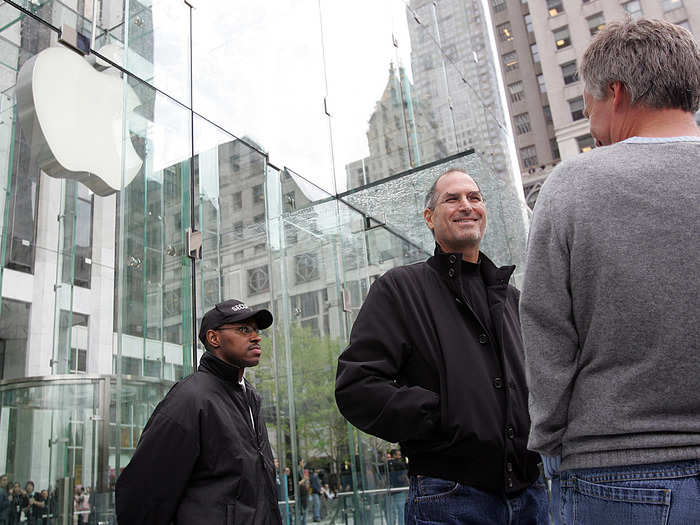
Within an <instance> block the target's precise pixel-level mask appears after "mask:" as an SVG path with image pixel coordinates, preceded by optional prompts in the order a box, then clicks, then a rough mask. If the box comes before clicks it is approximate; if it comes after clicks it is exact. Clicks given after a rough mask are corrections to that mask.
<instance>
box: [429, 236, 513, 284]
mask: <svg viewBox="0 0 700 525" xmlns="http://www.w3.org/2000/svg"><path fill="white" fill-rule="evenodd" d="M479 263H480V264H479V267H480V269H481V276H482V277H483V279H484V282H485V283H486V286H497V285H507V284H508V281H509V280H510V276H511V275H512V274H513V271H514V270H515V266H501V267H500V268H499V267H498V266H496V265H495V264H494V263H493V262H492V261H491V259H489V258H488V257H487V256H486V254H485V253H483V252H481V251H480V252H479ZM428 264H429V265H430V266H431V267H432V268H434V269H435V270H437V271H438V273H439V274H440V275H441V276H443V277H447V278H450V279H459V276H460V273H461V265H462V254H461V253H446V252H443V251H442V249H441V248H440V246H439V245H438V244H437V243H435V253H434V254H433V256H432V257H430V258H429V259H428Z"/></svg>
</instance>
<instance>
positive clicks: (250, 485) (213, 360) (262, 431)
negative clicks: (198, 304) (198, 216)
mask: <svg viewBox="0 0 700 525" xmlns="http://www.w3.org/2000/svg"><path fill="white" fill-rule="evenodd" d="M271 324H272V314H271V313H270V312H269V311H267V310H251V309H250V308H248V306H246V305H245V304H244V303H242V302H240V301H236V300H229V301H224V302H223V303H220V304H217V305H216V307H214V308H213V309H211V310H209V311H208V312H207V313H206V314H204V317H203V319H202V324H201V326H200V330H199V339H200V341H202V344H204V347H205V348H206V350H207V351H206V352H205V353H204V355H203V356H202V359H201V361H200V364H199V368H198V369H197V372H196V373H194V374H192V375H191V376H189V377H187V378H185V379H183V380H182V381H180V382H178V383H177V384H176V385H175V386H173V388H172V389H171V390H170V392H168V395H167V396H165V399H163V401H161V402H160V403H159V404H158V406H157V407H156V409H155V410H154V412H153V414H152V415H151V418H150V419H149V420H148V423H147V424H146V427H145V428H144V430H143V434H142V435H141V439H140V440H139V444H138V447H137V449H136V452H135V453H134V456H133V458H132V459H131V462H130V463H129V464H128V465H127V466H126V468H125V469H124V471H123V472H122V474H121V475H120V476H119V480H118V481H117V488H116V510H117V520H118V522H119V523H120V524H122V523H124V524H128V525H141V524H144V525H145V524H148V525H161V524H162V525H168V524H170V523H174V524H198V523H212V524H218V523H221V524H224V523H225V524H238V523H240V524H246V525H248V524H254V525H273V524H274V525H277V524H280V523H281V522H282V519H281V516H280V513H279V508H278V506H277V487H276V484H275V466H274V463H273V461H274V460H273V456H272V449H271V447H270V442H269V440H268V437H267V429H266V428H265V422H264V421H263V417H262V412H261V410H260V406H261V402H260V396H259V395H258V393H257V392H256V391H255V389H253V387H252V386H251V385H250V383H248V382H247V381H246V380H245V379H244V378H243V372H244V369H245V368H246V367H249V366H256V365H257V364H258V362H259V361H260V355H261V349H260V333H259V330H262V329H264V328H267V327H269V326H270V325H271Z"/></svg>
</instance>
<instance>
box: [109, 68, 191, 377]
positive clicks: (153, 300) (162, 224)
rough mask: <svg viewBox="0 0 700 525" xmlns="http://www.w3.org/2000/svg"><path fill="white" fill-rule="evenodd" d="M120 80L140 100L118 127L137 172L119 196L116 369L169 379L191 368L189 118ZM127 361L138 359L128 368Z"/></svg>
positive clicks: (151, 93)
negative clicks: (139, 164) (136, 160)
mask: <svg viewBox="0 0 700 525" xmlns="http://www.w3.org/2000/svg"><path fill="white" fill-rule="evenodd" d="M128 82H129V86H130V87H131V88H132V89H133V92H134V94H135V95H136V96H137V97H138V98H139V100H140V102H141V104H140V105H139V107H138V110H137V111H136V112H134V113H133V114H131V115H129V116H128V119H127V122H126V128H127V129H128V130H129V131H128V133H129V135H130V142H131V144H132V145H133V146H134V148H135V149H136V151H137V152H138V153H139V155H141V156H143V169H141V170H140V171H139V172H138V173H137V174H136V176H135V177H134V179H133V180H132V181H131V182H130V183H129V184H128V185H127V186H126V187H125V188H124V190H123V191H122V192H121V194H120V195H119V201H120V202H119V211H118V218H119V221H120V222H119V227H120V232H122V233H121V238H120V239H119V241H120V252H119V253H120V256H119V259H118V260H119V265H120V268H122V269H123V273H122V275H121V276H120V277H121V283H120V288H119V291H120V293H119V297H118V299H117V304H118V305H119V308H120V314H121V319H120V320H121V324H120V326H119V327H118V328H119V331H120V332H121V334H122V339H121V356H122V358H123V359H124V360H125V361H124V362H123V363H122V365H123V366H124V367H125V369H126V370H125V371H124V372H126V371H128V372H130V373H134V372H139V374H138V375H141V374H143V375H149V376H153V377H163V374H165V377H168V378H173V376H172V373H173V372H172V371H173V370H174V368H173V367H182V366H184V367H185V369H186V370H187V369H189V370H191V368H190V367H191V330H192V328H191V318H190V314H191V307H190V302H189V301H190V294H189V288H190V275H191V274H190V272H191V262H190V259H189V258H188V257H187V254H186V253H185V251H186V248H185V235H184V231H185V229H186V228H188V227H189V224H190V208H189V205H188V203H189V192H190V178H189V177H190V175H189V173H190V151H191V143H190V138H189V137H190V117H189V112H188V111H186V110H185V109H183V108H182V107H181V106H179V105H178V104H176V103H174V102H172V100H170V99H169V98H168V97H166V96H164V95H161V94H160V93H158V92H156V91H155V90H153V89H152V88H150V87H148V86H146V85H145V84H143V83H141V82H139V81H136V80H134V79H131V78H130V79H129V81H128ZM174 325H179V326H181V327H182V330H173V329H172V327H173V326H174ZM166 332H167V336H166ZM129 359H140V360H143V361H144V362H143V363H142V366H138V367H135V365H134V364H133V363H132V362H131V361H128V360H129ZM155 362H158V363H159V364H156V363H155ZM125 363H126V364H125ZM161 364H162V367H161ZM116 371H117V372H118V371H119V369H118V368H117V370H116Z"/></svg>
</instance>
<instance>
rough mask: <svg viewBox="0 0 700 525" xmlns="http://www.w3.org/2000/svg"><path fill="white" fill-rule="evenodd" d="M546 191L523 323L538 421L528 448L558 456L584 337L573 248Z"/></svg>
mask: <svg viewBox="0 0 700 525" xmlns="http://www.w3.org/2000/svg"><path fill="white" fill-rule="evenodd" d="M546 189H547V187H546V186H545V188H544V189H543V192H542V193H541V194H540V197H539V198H538V201H537V204H536V206H535V213H534V217H533V221H532V225H531V227H530V238H529V241H528V253H527V267H526V269H525V278H524V281H523V289H522V296H521V299H520V320H521V323H522V332H523V341H524V344H525V367H526V377H527V383H528V388H529V392H530V394H529V409H530V419H531V422H532V426H531V429H530V438H529V443H528V448H530V449H532V450H536V451H538V452H540V453H542V454H546V455H550V456H556V455H560V454H561V442H562V436H563V434H564V432H565V431H566V425H567V417H568V409H569V400H570V398H571V390H572V387H573V383H574V380H575V377H576V367H577V363H576V361H577V355H578V347H579V343H578V342H579V338H578V334H577V331H576V327H575V325H574V318H573V313H572V312H573V308H572V300H571V288H570V283H569V265H570V257H569V249H568V244H567V243H566V242H563V241H562V237H564V236H565V233H564V231H563V230H564V227H563V225H564V223H563V222H562V221H563V219H562V218H559V217H555V216H554V215H553V213H552V200H551V193H550V192H546V191H545V190H546Z"/></svg>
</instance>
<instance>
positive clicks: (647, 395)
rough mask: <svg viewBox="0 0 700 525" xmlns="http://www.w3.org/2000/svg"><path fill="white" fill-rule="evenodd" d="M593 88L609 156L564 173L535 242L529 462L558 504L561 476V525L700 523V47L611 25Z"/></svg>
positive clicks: (655, 29)
mask: <svg viewBox="0 0 700 525" xmlns="http://www.w3.org/2000/svg"><path fill="white" fill-rule="evenodd" d="M581 76H582V78H583V81H584V99H585V104H586V107H585V115H586V116H587V117H588V118H589V120H590V128H591V134H592V135H593V137H594V138H595V141H596V144H597V145H598V146H600V147H598V148H596V149H594V150H592V151H590V152H588V153H585V154H582V155H579V156H577V157H576V158H574V159H571V160H569V161H566V162H563V163H562V164H560V165H559V166H558V167H557V168H556V169H555V170H554V171H553V172H552V174H551V175H550V176H549V179H548V180H547V182H546V183H545V185H544V187H543V189H542V192H541V193H540V196H539V198H538V200H537V205H536V206H535V213H534V219H533V223H532V228H531V230H530V240H529V252H528V259H527V268H526V272H525V282H524V285H523V297H522V300H521V303H520V312H521V317H522V323H523V337H524V340H525V350H526V369H527V375H528V384H529V387H530V416H531V418H532V430H531V433H530V439H529V447H530V448H531V449H533V450H536V451H538V452H540V453H541V454H542V455H543V458H544V459H545V466H546V469H547V470H548V472H549V473H550V474H551V475H553V476H554V483H553V486H554V488H556V487H557V485H558V483H557V479H556V470H557V466H558V465H557V463H558V462H559V461H560V462H561V463H560V465H559V466H558V467H559V472H560V487H561V505H560V509H559V510H558V511H556V517H557V518H558V519H561V520H562V522H563V523H566V524H572V523H586V524H588V523H591V524H608V523H609V524H623V523H630V524H632V523H633V524H635V525H645V524H651V523H664V524H690V523H699V522H700V485H699V484H698V479H699V476H700V351H699V348H698V341H700V322H698V307H699V306H700V304H699V303H698V298H699V297H700V280H699V279H698V276H700V236H698V224H700V213H699V210H700V206H699V205H698V204H699V203H700V177H699V176H698V175H699V174H700V171H699V170H700V130H699V129H698V127H697V125H696V123H695V121H694V113H695V112H696V111H697V110H698V107H699V106H700V47H699V46H698V44H697V42H696V41H695V40H694V39H693V37H692V36H691V34H690V33H689V32H688V31H686V30H685V29H683V28H681V27H679V26H675V25H672V24H670V23H668V22H663V21H655V20H637V21H632V20H626V21H624V22H616V23H611V24H609V25H608V26H607V27H606V28H605V29H604V30H603V31H601V32H600V33H598V35H596V37H595V38H594V39H593V41H592V42H591V44H590V46H589V48H588V49H587V51H586V52H585V54H584V56H583V61H582V64H581ZM555 492H556V491H555Z"/></svg>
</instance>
